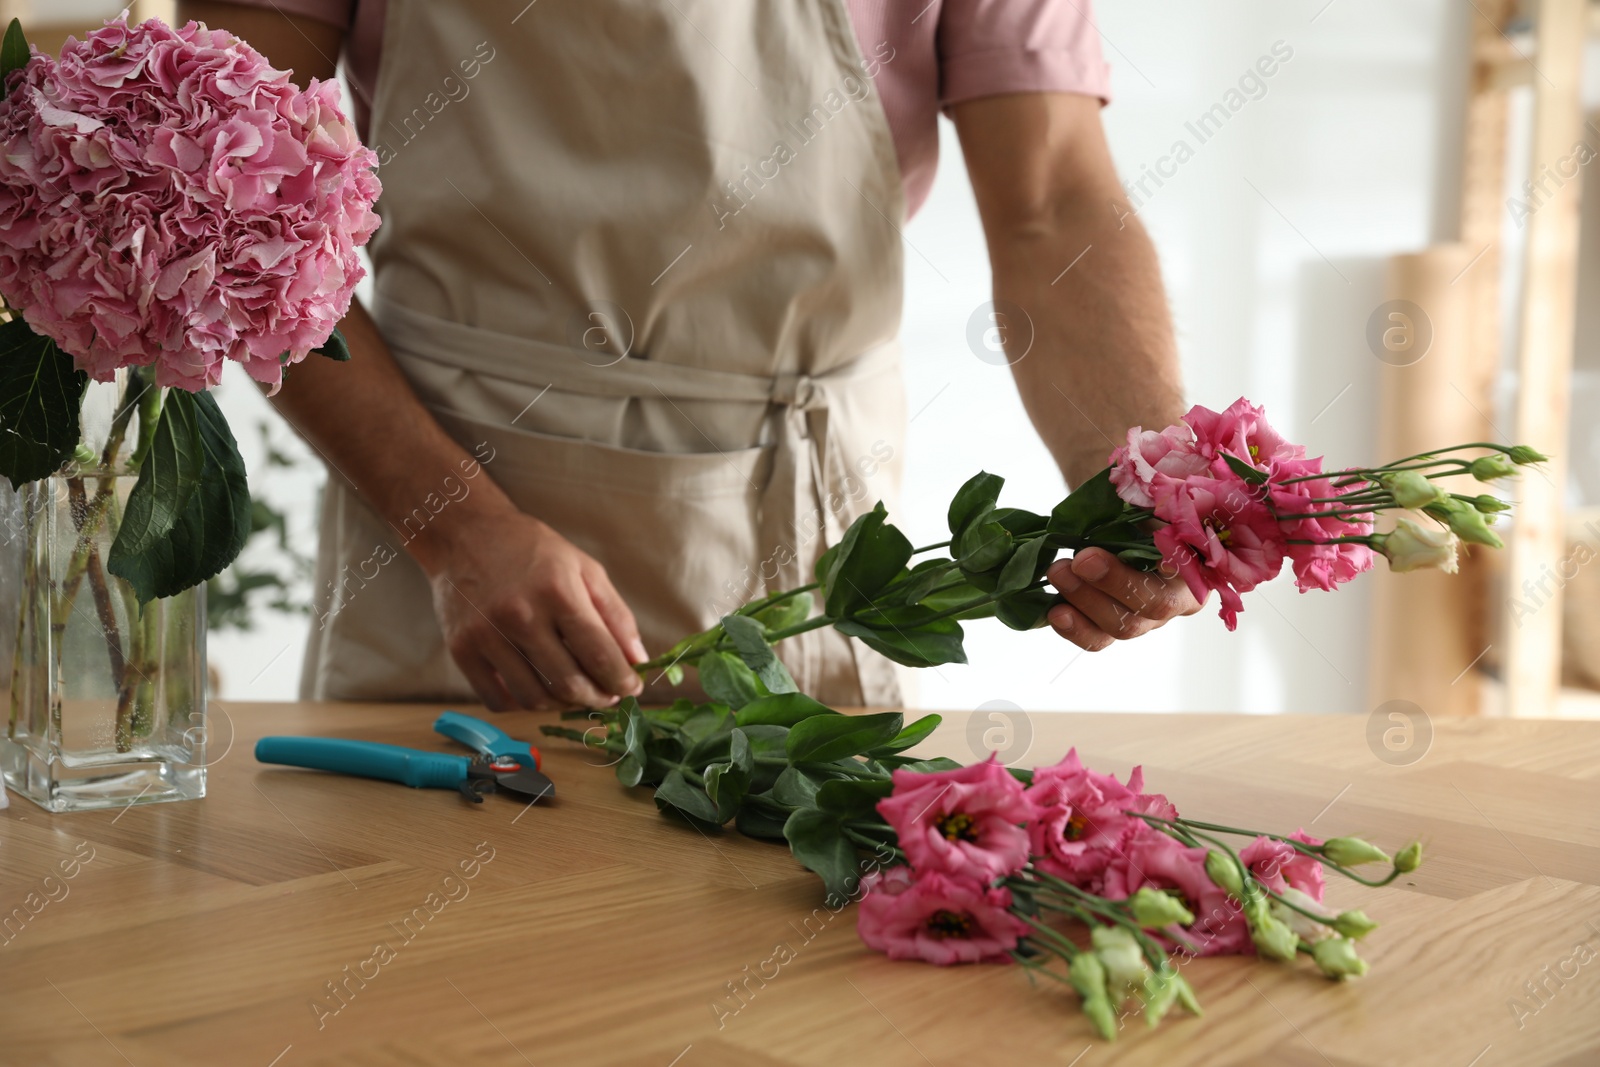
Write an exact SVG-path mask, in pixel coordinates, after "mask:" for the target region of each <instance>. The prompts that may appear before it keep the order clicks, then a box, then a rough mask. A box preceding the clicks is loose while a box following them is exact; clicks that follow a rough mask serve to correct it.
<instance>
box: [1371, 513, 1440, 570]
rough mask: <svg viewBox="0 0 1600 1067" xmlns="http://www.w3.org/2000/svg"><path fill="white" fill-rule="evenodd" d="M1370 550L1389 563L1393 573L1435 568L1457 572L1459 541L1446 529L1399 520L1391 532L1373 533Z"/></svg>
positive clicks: (1408, 520)
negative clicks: (1380, 553)
mask: <svg viewBox="0 0 1600 1067" xmlns="http://www.w3.org/2000/svg"><path fill="white" fill-rule="evenodd" d="M1372 547H1373V548H1376V549H1377V550H1378V551H1379V552H1382V553H1383V554H1384V556H1385V557H1386V558H1387V559H1388V560H1389V569H1390V570H1392V571H1394V572H1395V573H1396V574H1401V573H1404V572H1405V571H1417V570H1423V569H1424V568H1428V567H1437V568H1439V569H1440V570H1442V571H1444V572H1445V573H1446V574H1454V573H1455V572H1456V552H1457V550H1458V549H1459V548H1460V541H1459V540H1457V538H1456V535H1455V534H1453V533H1451V532H1450V531H1449V530H1440V529H1435V528H1432V527H1422V526H1418V525H1417V524H1416V523H1414V522H1412V521H1411V520H1410V519H1401V520H1400V521H1399V522H1397V523H1396V524H1395V528H1394V530H1393V531H1392V532H1390V533H1386V534H1374V535H1373V538H1372Z"/></svg>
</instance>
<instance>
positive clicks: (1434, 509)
mask: <svg viewBox="0 0 1600 1067" xmlns="http://www.w3.org/2000/svg"><path fill="white" fill-rule="evenodd" d="M1426 510H1427V512H1428V514H1429V515H1432V516H1433V517H1434V518H1436V519H1439V520H1440V521H1441V522H1444V523H1446V524H1447V525H1449V527H1450V531H1451V532H1452V533H1454V534H1455V535H1456V536H1457V537H1459V538H1461V540H1463V541H1471V542H1473V543H1474V544H1480V545H1488V546H1489V547H1490V548H1504V547H1505V544H1504V543H1503V542H1502V541H1501V540H1500V538H1498V537H1496V536H1495V535H1494V531H1492V530H1490V529H1489V527H1488V525H1487V524H1485V523H1484V521H1483V515H1482V514H1481V513H1480V512H1479V511H1478V509H1477V508H1476V507H1475V506H1473V505H1471V504H1467V503H1466V502H1464V501H1461V500H1456V499H1455V498H1453V497H1452V498H1451V499H1449V500H1441V501H1440V502H1439V503H1437V504H1429V505H1428V507H1427V509H1426Z"/></svg>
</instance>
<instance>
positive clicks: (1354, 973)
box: [1311, 937, 1367, 978]
mask: <svg viewBox="0 0 1600 1067" xmlns="http://www.w3.org/2000/svg"><path fill="white" fill-rule="evenodd" d="M1311 958H1312V959H1314V960H1316V961H1317V967H1318V968H1320V969H1321V971H1322V973H1323V974H1325V975H1327V976H1328V977H1329V978H1359V977H1361V976H1362V975H1364V974H1366V973H1367V961H1366V960H1364V959H1362V958H1361V957H1360V956H1357V955H1356V943H1355V942H1354V941H1351V940H1349V939H1348V938H1343V937H1330V938H1328V939H1327V940H1326V941H1318V942H1317V943H1316V944H1315V945H1312V946H1311Z"/></svg>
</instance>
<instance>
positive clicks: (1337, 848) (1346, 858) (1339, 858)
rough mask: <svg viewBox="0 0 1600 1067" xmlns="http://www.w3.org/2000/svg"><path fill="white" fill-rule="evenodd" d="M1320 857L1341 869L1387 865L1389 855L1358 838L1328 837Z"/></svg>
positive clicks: (1323, 844)
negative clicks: (1367, 864)
mask: <svg viewBox="0 0 1600 1067" xmlns="http://www.w3.org/2000/svg"><path fill="white" fill-rule="evenodd" d="M1322 855H1323V856H1324V857H1326V858H1327V859H1328V860H1329V861H1330V862H1332V863H1337V864H1338V865H1339V866H1341V867H1359V866H1361V865H1362V864H1363V863H1388V862H1389V854H1388V853H1387V852H1385V851H1384V850H1383V849H1381V848H1379V847H1378V846H1377V845H1374V844H1372V843H1371V842H1369V841H1363V840H1362V839H1361V838H1359V837H1330V838H1328V839H1327V840H1326V841H1324V842H1323V843H1322Z"/></svg>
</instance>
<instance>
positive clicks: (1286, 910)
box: [1269, 886, 1333, 943]
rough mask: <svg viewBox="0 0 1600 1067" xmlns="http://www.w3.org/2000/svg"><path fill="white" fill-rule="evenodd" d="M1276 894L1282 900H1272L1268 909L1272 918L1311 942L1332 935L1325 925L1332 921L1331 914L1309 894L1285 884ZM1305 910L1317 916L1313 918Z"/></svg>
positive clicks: (1301, 938)
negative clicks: (1280, 891)
mask: <svg viewBox="0 0 1600 1067" xmlns="http://www.w3.org/2000/svg"><path fill="white" fill-rule="evenodd" d="M1278 895H1279V896H1280V897H1282V898H1283V899H1282V901H1277V900H1274V901H1272V903H1271V905H1270V907H1269V910H1270V911H1271V912H1272V915H1273V917H1274V918H1276V919H1278V920H1280V921H1281V922H1282V923H1283V924H1284V925H1285V926H1287V927H1288V928H1289V929H1291V930H1293V931H1294V933H1295V936H1296V937H1298V938H1299V939H1300V940H1302V941H1305V942H1308V943H1312V942H1317V941H1320V940H1322V939H1323V938H1325V937H1332V936H1333V931H1332V930H1330V929H1328V926H1327V924H1328V923H1331V922H1332V921H1333V918H1332V916H1331V915H1329V914H1328V912H1327V909H1325V908H1324V907H1323V906H1322V905H1321V904H1320V903H1318V902H1317V900H1316V899H1314V898H1313V897H1312V896H1311V895H1310V894H1308V893H1303V892H1301V891H1300V890H1298V889H1296V888H1294V886H1286V887H1285V888H1284V890H1283V892H1282V893H1279V894H1278ZM1291 905H1292V906H1291ZM1306 912H1310V913H1311V915H1315V916H1317V917H1316V918H1315V919H1313V918H1312V917H1311V915H1307V914H1306Z"/></svg>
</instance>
